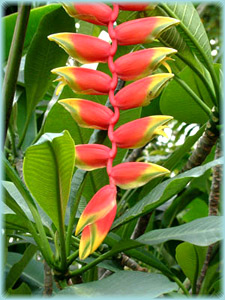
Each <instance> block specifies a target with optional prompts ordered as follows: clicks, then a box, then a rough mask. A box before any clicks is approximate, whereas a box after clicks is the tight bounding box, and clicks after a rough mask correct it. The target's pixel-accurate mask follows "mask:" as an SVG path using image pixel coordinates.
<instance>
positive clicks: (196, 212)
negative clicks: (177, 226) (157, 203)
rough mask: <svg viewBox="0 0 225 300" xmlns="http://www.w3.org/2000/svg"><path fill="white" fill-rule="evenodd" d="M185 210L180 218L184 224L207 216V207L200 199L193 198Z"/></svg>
mask: <svg viewBox="0 0 225 300" xmlns="http://www.w3.org/2000/svg"><path fill="white" fill-rule="evenodd" d="M185 210H186V211H187V212H186V213H185V214H184V215H183V216H182V220H183V221H184V222H190V221H193V220H195V219H199V218H203V217H206V216H207V215H208V205H207V204H206V202H205V201H204V200H202V199H201V198H195V199H194V200H193V201H191V202H190V203H189V204H188V205H187V206H186V208H185Z"/></svg>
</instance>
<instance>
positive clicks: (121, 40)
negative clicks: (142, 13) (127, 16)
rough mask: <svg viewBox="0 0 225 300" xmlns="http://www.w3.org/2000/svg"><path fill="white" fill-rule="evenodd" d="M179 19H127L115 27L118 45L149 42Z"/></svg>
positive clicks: (175, 23) (177, 22)
mask: <svg viewBox="0 0 225 300" xmlns="http://www.w3.org/2000/svg"><path fill="white" fill-rule="evenodd" d="M179 23H180V21H179V20H176V19H172V18H169V17H149V18H143V19H137V20H132V21H128V22H125V23H122V24H120V25H118V26H117V27H116V28H115V32H116V37H117V41H118V44H119V45H136V44H143V43H150V42H152V41H153V40H154V39H156V38H157V37H158V36H159V35H160V34H161V33H162V32H164V31H165V30H167V29H168V28H170V27H171V26H174V25H177V24H179Z"/></svg>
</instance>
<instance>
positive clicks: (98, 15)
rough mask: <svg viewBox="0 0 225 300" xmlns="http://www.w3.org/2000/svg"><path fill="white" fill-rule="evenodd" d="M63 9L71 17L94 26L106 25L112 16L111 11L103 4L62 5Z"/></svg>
mask: <svg viewBox="0 0 225 300" xmlns="http://www.w3.org/2000/svg"><path fill="white" fill-rule="evenodd" d="M63 7H64V9H65V10H66V12H67V13H68V15H70V16H71V17H73V18H77V19H80V20H83V21H86V22H89V23H92V24H96V25H107V24H108V22H109V21H110V17H111V14H112V9H111V8H110V7H109V6H108V5H106V4H104V3H94V4H79V3H63Z"/></svg>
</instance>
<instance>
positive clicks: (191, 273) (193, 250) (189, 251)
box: [176, 242, 207, 287]
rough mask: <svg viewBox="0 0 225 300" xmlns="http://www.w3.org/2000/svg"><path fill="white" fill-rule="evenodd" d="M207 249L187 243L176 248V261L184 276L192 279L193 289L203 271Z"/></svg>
mask: <svg viewBox="0 0 225 300" xmlns="http://www.w3.org/2000/svg"><path fill="white" fill-rule="evenodd" d="M206 252H207V247H199V246H195V245H192V244H189V243H187V242H184V243H181V244H180V245H178V246H177V248H176V260H177V262H178V264H179V265H180V267H181V269H182V271H183V272H184V274H185V275H186V276H187V277H188V278H189V279H190V281H191V284H192V287H193V285H195V284H196V281H197V278H198V276H199V274H200V271H201V269H202V266H203V263H204V260H205V256H206Z"/></svg>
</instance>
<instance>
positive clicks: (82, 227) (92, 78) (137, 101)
mask: <svg viewBox="0 0 225 300" xmlns="http://www.w3.org/2000/svg"><path fill="white" fill-rule="evenodd" d="M63 6H64V8H65V10H66V12H67V13H68V14H69V15H70V16H71V17H74V18H78V19H81V20H84V21H87V22H90V23H93V24H97V25H104V26H107V27H108V33H109V36H110V38H111V41H112V43H111V44H109V43H108V42H106V41H103V40H101V39H99V38H96V37H92V36H87V35H84V34H78V33H58V34H52V35H50V36H49V39H50V40H53V41H55V42H57V43H58V44H59V45H60V46H61V47H62V48H63V49H64V50H65V51H66V52H67V53H68V54H69V55H70V56H72V57H73V58H75V59H76V60H77V61H79V62H81V63H83V64H85V63H94V62H97V63H99V62H100V63H108V66H109V69H110V72H111V74H112V77H110V76H109V75H107V74H105V73H103V72H100V71H97V70H91V69H87V68H83V67H82V68H80V67H60V68H56V69H54V70H52V72H53V73H54V74H57V75H59V79H57V80H59V81H60V82H61V85H60V88H61V87H62V86H64V85H66V84H68V85H69V86H70V88H71V89H72V90H73V91H74V92H75V93H79V94H90V95H108V96H109V100H110V102H111V104H112V106H113V109H114V111H112V110H111V109H109V108H108V107H106V106H104V105H101V104H98V103H95V102H92V101H89V100H84V99H80V98H79V99H78V98H72V99H63V100H60V101H59V102H60V104H62V105H63V106H64V107H65V108H66V109H67V110H68V111H69V112H70V113H71V115H72V117H73V118H74V120H75V121H76V122H77V123H78V124H79V126H81V127H88V128H94V129H101V130H108V137H109V139H110V141H111V143H112V148H111V149H110V148H109V147H107V146H104V145H98V144H94V145H91V144H86V145H77V146H76V166H77V167H78V168H81V169H84V170H87V171H91V170H94V169H97V168H103V167H106V168H107V174H108V177H109V184H108V185H106V186H104V187H103V188H101V189H100V190H99V191H98V192H97V193H96V194H95V195H94V196H93V198H92V199H91V200H90V201H89V203H88V205H87V206H86V208H85V209H84V211H83V213H82V215H81V217H80V219H79V222H78V224H77V227H76V234H79V233H80V232H82V236H81V240H80V247H79V256H80V259H85V258H86V257H87V256H88V255H90V254H91V253H92V252H94V251H95V250H96V249H97V248H98V246H99V245H100V244H101V243H102V241H103V240H104V238H105V237H106V235H107V233H108V231H109V230H110V227H111V225H112V223H113V220H114V218H115V215H116V207H117V205H116V194H117V189H116V186H119V187H120V188H122V189H131V188H136V187H140V186H142V185H144V184H146V183H147V182H148V181H150V180H151V179H153V178H155V177H158V176H161V175H165V174H168V173H169V171H168V170H167V169H165V168H163V167H161V166H159V165H156V164H152V163H144V162H126V163H120V164H118V165H116V166H113V160H114V158H115V157H116V154H117V147H120V148H126V149H134V148H139V147H142V146H144V145H145V144H146V143H148V142H149V141H150V140H151V139H152V138H153V137H154V136H155V135H156V134H164V132H163V128H164V127H165V124H166V123H167V122H168V121H169V120H171V119H172V117H171V116H164V115H158V116H149V117H145V118H141V119H137V120H134V121H132V122H128V123H126V124H124V125H122V126H120V127H119V128H118V129H116V130H114V126H115V125H116V123H117V122H118V120H119V116H120V110H126V109H131V108H135V107H140V106H145V105H148V104H149V103H150V101H151V100H152V99H154V98H155V97H157V96H158V94H159V93H160V91H161V90H162V88H163V87H164V86H165V84H166V83H167V82H168V81H169V80H170V79H171V78H172V77H173V74H171V72H170V69H169V66H168V65H167V63H166V60H168V59H170V57H169V56H170V55H172V54H174V53H176V50H174V49H171V48H164V47H158V48H152V49H145V50H140V51H136V52H132V53H129V54H126V55H124V56H122V57H120V58H118V59H117V60H116V61H114V60H113V57H114V55H115V53H116V51H117V45H135V44H141V43H149V42H152V41H153V40H154V39H156V38H157V37H158V36H159V34H161V33H162V32H163V31H165V30H166V29H168V28H170V27H171V26H173V25H176V24H178V23H179V21H178V20H176V19H172V18H169V17H147V18H142V19H137V20H132V21H128V22H125V23H122V24H120V25H118V26H116V27H114V24H115V21H116V19H117V17H118V13H119V9H121V10H139V11H141V10H146V9H152V8H153V7H154V5H149V4H121V5H120V4H114V5H113V8H111V7H110V6H108V5H106V4H103V3H98V4H76V3H65V4H63ZM160 64H164V65H165V66H166V67H167V69H168V70H169V73H161V74H155V75H151V73H152V72H153V71H154V70H155V69H156V68H157V67H158V66H159V65H160ZM118 78H120V79H122V80H125V81H133V82H132V83H130V84H129V85H127V86H126V87H124V88H122V89H121V90H120V91H119V92H118V93H117V94H115V89H116V86H117V82H118Z"/></svg>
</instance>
